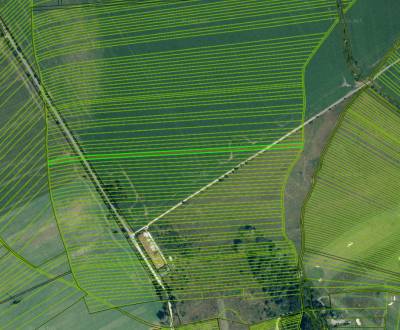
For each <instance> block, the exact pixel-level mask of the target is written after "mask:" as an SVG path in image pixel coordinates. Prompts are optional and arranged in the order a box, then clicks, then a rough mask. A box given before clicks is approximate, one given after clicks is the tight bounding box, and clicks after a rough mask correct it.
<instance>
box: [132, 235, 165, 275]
mask: <svg viewBox="0 0 400 330" xmlns="http://www.w3.org/2000/svg"><path fill="white" fill-rule="evenodd" d="M138 239H139V241H140V243H142V245H143V247H144V249H145V251H146V253H147V255H148V256H149V257H150V259H151V261H152V262H153V264H154V266H155V267H156V268H157V269H160V268H163V267H164V266H166V265H167V262H166V260H165V258H164V256H163V254H162V252H161V250H160V248H159V247H158V245H157V243H156V242H155V241H154V239H153V236H151V234H150V232H148V231H147V230H145V231H143V232H141V233H140V234H139V235H138Z"/></svg>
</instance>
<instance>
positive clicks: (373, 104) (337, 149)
mask: <svg viewBox="0 0 400 330" xmlns="http://www.w3.org/2000/svg"><path fill="white" fill-rule="evenodd" d="M399 127H400V116H399V114H398V111H397V109H396V108H395V107H394V106H392V105H391V104H390V103H388V102H387V101H386V100H385V99H383V98H382V97H380V96H379V95H378V94H376V93H375V92H373V91H372V90H368V91H365V92H363V93H361V94H360V95H359V96H358V97H357V98H356V99H355V100H354V101H353V103H352V104H351V106H350V107H349V109H348V110H347V111H346V113H345V115H344V117H343V119H342V121H341V123H340V126H339V128H338V130H337V132H336V133H335V135H334V137H333V139H332V141H331V142H330V144H329V147H328V149H327V151H326V153H325V155H324V158H323V160H322V165H321V167H320V169H319V171H318V174H317V176H316V178H315V181H314V182H315V186H314V188H313V192H312V194H311V196H310V199H309V201H308V202H307V204H306V207H305V211H304V217H303V221H304V233H305V234H304V239H305V247H304V248H305V251H309V252H311V253H312V252H315V251H318V253H319V254H326V255H333V256H336V257H339V258H344V259H347V260H352V261H354V262H359V263H360V264H363V265H369V266H370V267H373V268H374V269H378V270H381V271H383V272H384V273H385V272H387V273H389V274H396V273H398V272H399V271H400V268H399V267H400V262H399V256H398V255H397V254H398V253H396V251H397V245H398V244H399V242H398V241H397V240H398V235H397V230H396V226H397V224H398V223H400V222H399V221H398V219H397V217H398V204H399V200H398V194H397V193H396V188H395V187H396V186H397V184H398V182H399V179H400V178H399V177H398V176H399V173H400V172H399V169H398V164H399V163H398V157H399V138H400V135H399V132H400V130H399ZM360 160H362V161H360ZM339 205H340V211H338V210H337V207H338V206H339ZM333 209H336V211H335V212H333ZM350 219H351V221H349V220H350ZM350 224H351V225H350ZM317 231H318V233H317Z"/></svg>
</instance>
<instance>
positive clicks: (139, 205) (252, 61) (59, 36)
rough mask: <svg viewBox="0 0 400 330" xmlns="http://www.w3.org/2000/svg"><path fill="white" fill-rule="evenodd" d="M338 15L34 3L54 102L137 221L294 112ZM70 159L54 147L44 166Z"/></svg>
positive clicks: (267, 8)
mask: <svg viewBox="0 0 400 330" xmlns="http://www.w3.org/2000/svg"><path fill="white" fill-rule="evenodd" d="M243 8H245V10H241V9H243ZM178 9H179V10H178ZM260 12H262V14H260ZM110 17H111V18H112V20H110ZM156 17H157V21H158V22H159V24H158V25H157V28H155V27H154V26H153V24H152V23H151V22H152V21H153V20H154V19H156ZM171 17H173V19H171ZM335 18H336V6H335V3H334V1H331V2H326V1H312V3H310V4H307V5H306V6H304V4H303V2H301V1H298V0H291V1H290V3H285V4H282V3H280V2H279V1H273V2H271V3H263V2H253V1H252V2H250V3H246V4H244V3H242V2H240V1H233V0H232V1H225V2H224V3H223V5H222V4H221V3H219V2H211V1H204V2H201V3H199V2H197V1H190V2H185V3H182V2H181V1H179V2H177V1H172V2H169V3H168V4H165V2H163V1H161V2H159V1H153V2H149V3H143V4H140V5H135V6H133V5H129V4H127V3H124V2H118V3H115V4H108V5H102V6H85V5H82V6H70V7H68V6H65V7H64V8H62V9H41V10H37V11H35V12H34V41H35V50H36V54H37V59H38V62H39V66H40V71H41V77H42V80H43V81H44V83H45V85H46V87H47V89H48V91H49V93H50V95H51V96H52V97H53V99H54V102H55V104H56V105H57V107H58V109H59V110H60V112H61V113H62V115H63V117H64V118H65V119H66V120H67V122H68V124H69V127H70V128H71V130H72V131H73V132H74V133H75V134H76V135H77V136H78V138H79V141H80V144H81V146H82V148H83V149H84V151H85V153H86V154H87V157H88V159H89V160H90V161H91V163H92V165H93V167H94V168H95V170H96V171H97V173H98V174H99V176H100V177H101V178H102V181H103V182H104V183H105V184H107V185H108V186H109V193H110V195H111V196H112V197H113V199H114V201H115V203H116V204H118V207H119V209H120V211H121V213H122V214H123V215H124V216H125V217H126V218H127V219H128V220H129V221H130V223H131V224H132V225H133V226H134V227H135V228H138V227H140V226H141V225H143V224H145V223H147V222H148V221H150V220H152V219H153V218H155V217H156V216H158V215H159V214H161V213H162V212H163V211H165V210H167V209H168V208H170V207H172V206H173V205H175V204H176V203H178V202H179V201H181V200H182V199H183V198H185V197H187V196H188V195H190V194H191V193H192V192H194V191H196V190H198V189H200V188H201V187H203V186H205V185H206V184H208V183H209V182H210V181H212V180H213V179H215V178H217V177H218V176H219V175H221V174H222V173H224V172H225V171H227V170H228V169H230V168H232V167H234V166H235V164H237V163H239V162H240V161H241V160H243V159H245V158H247V157H248V156H249V155H251V154H253V153H254V152H255V151H257V150H260V149H262V148H263V147H264V146H266V145H268V144H269V143H271V142H273V141H275V140H276V139H278V138H279V137H281V136H282V135H284V134H285V133H286V132H288V131H290V130H291V129H293V128H294V127H296V126H298V125H299V124H301V123H302V120H303V111H304V97H303V92H304V86H303V72H304V67H305V65H306V62H307V59H308V58H309V57H310V56H311V55H312V53H313V51H315V50H316V48H317V46H318V44H319V42H321V41H322V39H323V37H324V35H325V33H326V32H327V30H328V28H329V27H330V25H331V24H332V23H333V22H334V19H335ZM132 20H135V21H137V22H138V23H137V24H136V25H129V22H131V21H132ZM110 22H112V24H110ZM49 31H51V33H49ZM121 31H123V33H121ZM50 133H51V132H50ZM298 142H299V143H301V139H300V140H299V141H298ZM296 145H297V143H296ZM52 146H53V141H52V140H51V138H50V139H49V148H50V149H51V148H52ZM76 161H77V159H76V157H73V156H69V157H68V156H67V157H66V156H63V155H59V156H56V155H55V156H54V157H53V158H50V165H51V170H54V169H56V168H59V169H60V170H63V168H64V167H65V166H67V165H68V164H69V163H71V162H72V163H74V162H76Z"/></svg>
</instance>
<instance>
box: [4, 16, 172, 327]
mask: <svg viewBox="0 0 400 330" xmlns="http://www.w3.org/2000/svg"><path fill="white" fill-rule="evenodd" d="M0 30H1V32H2V33H3V36H4V38H5V39H6V41H8V43H9V46H10V47H11V48H12V49H13V52H14V53H15V54H16V57H17V58H18V60H19V61H20V62H21V64H22V65H23V67H24V69H25V70H26V72H27V73H28V74H29V75H30V77H31V82H32V83H33V85H34V87H35V89H36V90H37V92H38V94H39V96H40V97H41V98H42V100H43V102H44V103H45V104H46V106H47V108H48V110H49V111H50V112H51V115H52V116H53V118H54V120H55V121H56V122H57V124H58V127H59V128H60V129H61V131H62V132H63V134H64V135H65V137H66V138H67V140H68V142H69V144H70V145H71V147H72V148H73V149H74V151H75V152H76V154H77V155H78V157H79V158H80V161H81V163H82V165H83V166H84V168H85V170H86V172H87V174H88V175H89V176H90V178H91V180H92V182H93V183H94V184H95V186H96V188H97V190H98V192H99V193H100V194H101V195H102V198H103V200H104V201H105V202H106V204H107V206H108V208H109V210H110V211H111V212H112V213H113V215H114V216H115V217H116V219H117V220H118V221H119V223H120V224H121V225H122V227H123V228H124V229H125V230H126V232H127V234H128V237H129V239H130V241H131V243H132V245H133V246H134V247H135V248H136V249H137V250H138V252H139V254H140V255H141V257H142V258H143V260H144V262H145V263H146V265H147V267H148V268H149V270H150V272H151V273H152V275H153V276H154V278H155V279H156V281H157V283H158V285H160V287H161V288H162V289H163V290H164V292H167V290H166V288H165V286H164V284H163V282H162V280H161V277H160V276H159V275H158V274H157V273H156V272H155V271H154V269H153V267H152V265H151V264H150V262H149V261H148V260H147V258H146V256H145V254H144V253H143V251H142V249H141V248H140V246H139V244H138V242H137V241H136V237H135V233H134V232H133V231H132V230H131V228H130V227H129V225H128V223H127V222H126V221H125V219H124V218H123V217H122V216H121V215H120V214H119V212H118V210H117V209H116V207H115V206H114V204H113V203H112V201H111V200H110V198H109V197H108V195H107V193H106V192H105V190H104V189H103V186H102V184H101V182H100V180H99V179H98V177H97V175H96V173H95V172H94V171H93V169H92V167H91V165H90V163H89V162H88V161H87V159H86V158H85V154H84V153H83V152H82V150H81V149H80V146H79V144H78V142H77V141H76V139H75V137H74V136H73V135H72V133H71V132H70V130H69V128H68V126H67V125H66V123H65V122H64V119H63V118H62V117H61V115H60V114H59V113H58V110H57V109H56V108H55V107H54V106H53V103H52V101H51V99H50V97H49V95H48V94H47V92H46V90H45V89H44V87H43V86H42V85H41V83H40V82H39V80H38V78H37V76H36V74H35V73H34V71H33V70H32V68H31V66H30V64H29V63H28V61H27V60H26V59H25V57H24V55H23V54H22V52H21V50H20V48H19V47H18V46H17V44H16V42H15V41H14V39H13V37H12V36H11V34H10V32H9V30H8V28H7V26H6V24H5V23H4V21H3V19H2V18H1V17H0ZM167 297H168V294H167ZM168 311H169V314H170V315H169V316H170V318H169V319H170V327H171V329H174V327H173V313H172V305H171V302H170V301H169V300H168Z"/></svg>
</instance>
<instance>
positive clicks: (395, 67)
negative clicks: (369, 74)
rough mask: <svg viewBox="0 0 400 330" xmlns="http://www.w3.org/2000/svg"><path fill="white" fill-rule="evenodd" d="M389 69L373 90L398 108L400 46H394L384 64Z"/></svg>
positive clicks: (399, 100) (399, 105)
mask: <svg viewBox="0 0 400 330" xmlns="http://www.w3.org/2000/svg"><path fill="white" fill-rule="evenodd" d="M385 64H386V65H388V66H389V67H388V68H387V70H386V71H385V73H384V74H382V75H381V76H379V78H378V79H377V80H376V82H375V85H374V88H375V89H376V90H377V91H378V92H379V93H380V94H381V95H382V96H383V97H385V98H386V99H387V100H388V101H389V102H391V103H392V104H394V105H395V106H396V107H397V108H400V45H399V44H396V45H395V47H394V48H393V51H392V52H391V53H390V55H389V56H388V58H387V61H386V62H385Z"/></svg>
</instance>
